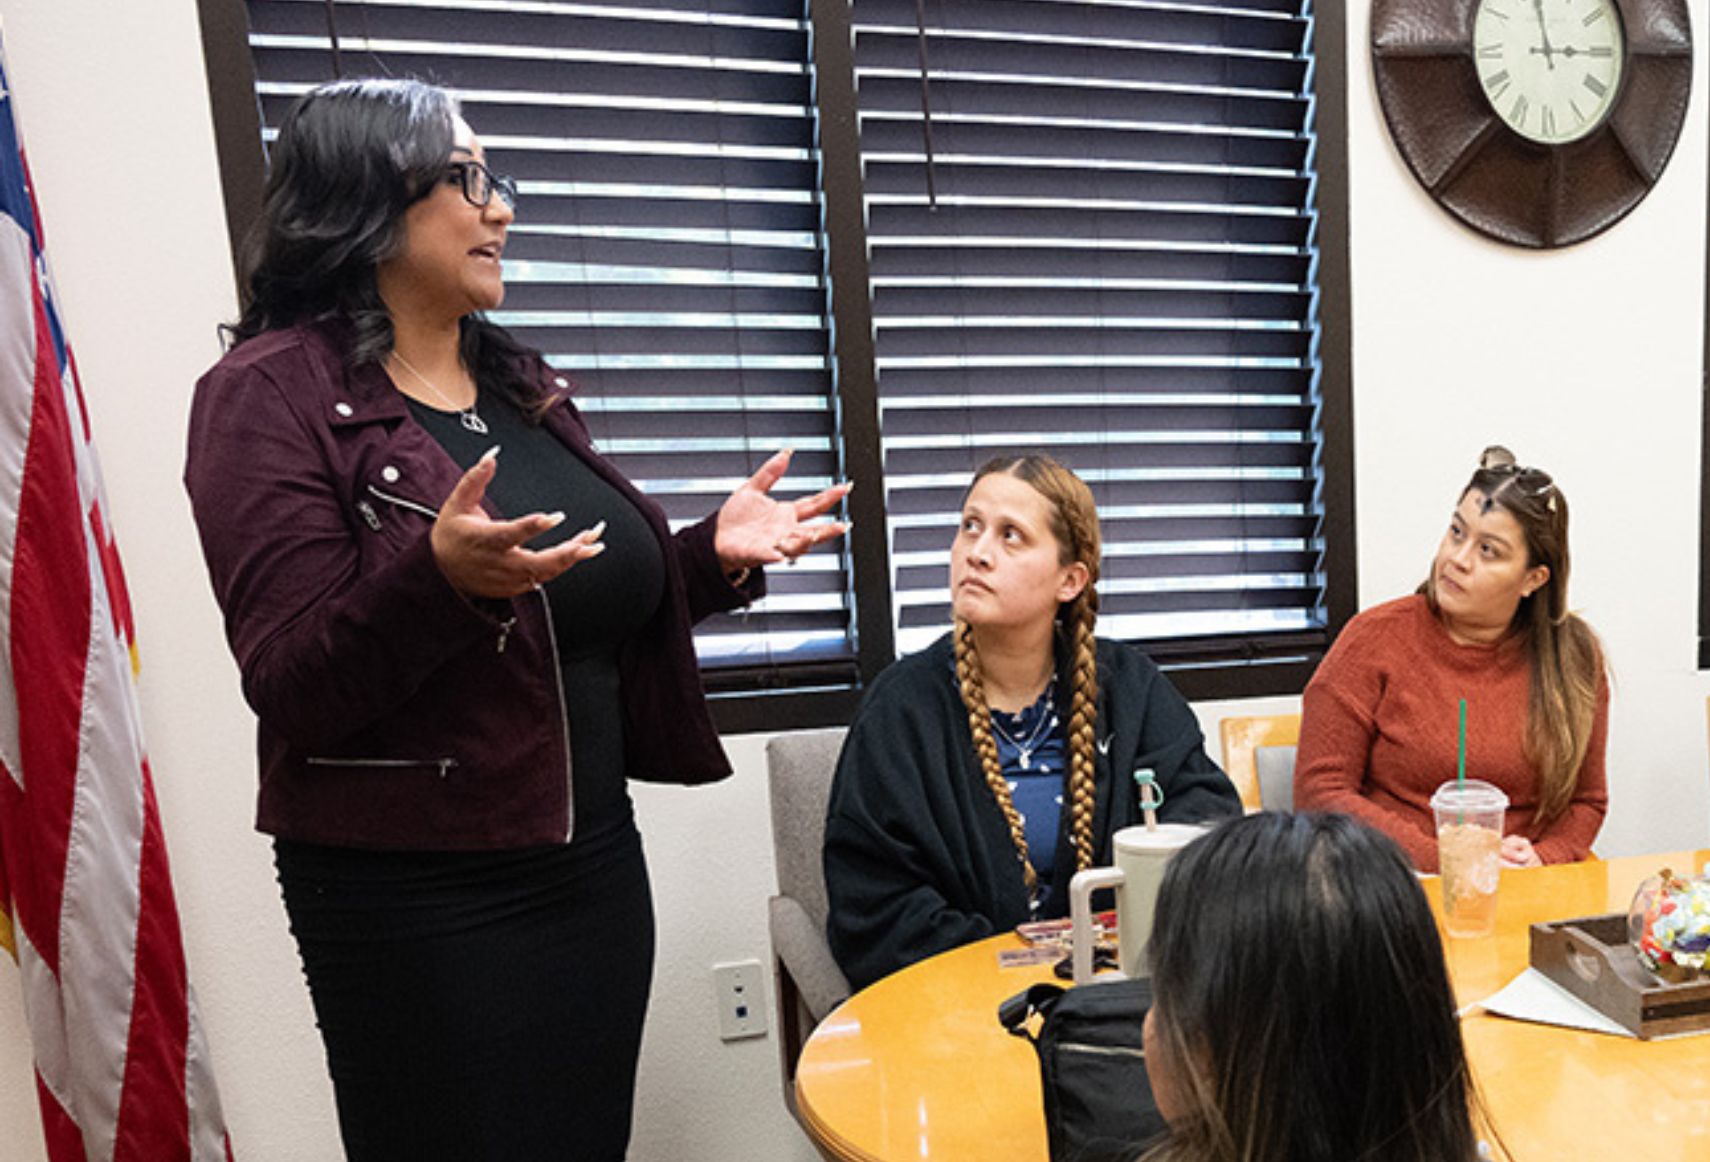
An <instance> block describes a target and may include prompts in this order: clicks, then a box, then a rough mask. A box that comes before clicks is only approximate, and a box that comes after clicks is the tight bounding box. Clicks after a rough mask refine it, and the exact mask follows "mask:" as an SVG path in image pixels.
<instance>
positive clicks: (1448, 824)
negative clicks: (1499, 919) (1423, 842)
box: [1431, 779, 1508, 936]
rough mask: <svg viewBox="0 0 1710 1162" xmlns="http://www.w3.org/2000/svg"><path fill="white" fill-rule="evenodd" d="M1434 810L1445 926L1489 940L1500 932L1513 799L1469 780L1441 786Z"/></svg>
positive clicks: (1454, 933) (1452, 933)
mask: <svg viewBox="0 0 1710 1162" xmlns="http://www.w3.org/2000/svg"><path fill="white" fill-rule="evenodd" d="M1431 807H1432V809H1433V810H1434V811H1435V813H1436V817H1437V866H1438V870H1439V872H1440V873H1441V876H1442V881H1443V927H1444V929H1445V930H1446V931H1447V932H1448V933H1449V935H1450V936H1488V935H1490V933H1491V932H1492V931H1494V930H1495V928H1496V887H1497V884H1498V883H1499V882H1500V880H1501V878H1502V821H1503V816H1504V815H1505V814H1506V812H1507V810H1508V796H1507V795H1505V794H1503V793H1502V791H1501V790H1500V789H1498V788H1496V787H1493V786H1491V785H1490V784H1489V783H1486V782H1483V781H1481V780H1479V779H1468V780H1466V781H1465V782H1464V783H1460V782H1454V783H1444V784H1443V785H1442V786H1441V787H1438V788H1437V793H1436V794H1435V795H1433V796H1431Z"/></svg>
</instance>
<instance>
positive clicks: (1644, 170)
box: [1372, 0, 1692, 247]
mask: <svg viewBox="0 0 1710 1162" xmlns="http://www.w3.org/2000/svg"><path fill="white" fill-rule="evenodd" d="M1372 67H1373V70H1374V72H1375V74H1376V78H1377V89H1378V99H1379V101H1380V103H1381V104H1382V107H1383V115H1384V120H1385V121H1386V122H1388V124H1389V131H1390V133H1391V135H1392V136H1393V137H1394V138H1395V144H1396V147H1397V148H1398V149H1399V150H1400V151H1401V156H1402V158H1403V159H1404V160H1405V161H1406V162H1407V165H1408V168H1409V169H1411V170H1412V171H1413V176H1414V177H1416V178H1418V179H1419V183H1420V184H1421V185H1423V186H1424V187H1425V189H1426V190H1427V191H1428V192H1429V193H1430V194H1431V196H1432V197H1433V198H1435V199H1436V200H1437V201H1438V202H1439V203H1440V204H1441V205H1442V206H1443V208H1444V209H1446V210H1448V211H1449V212H1450V213H1451V214H1453V215H1455V217H1457V218H1459V219H1460V220H1461V221H1463V222H1465V223H1466V224H1467V225H1468V226H1471V227H1472V228H1473V229H1475V230H1478V231H1480V232H1481V233H1484V234H1488V235H1490V236H1491V237H1493V238H1499V239H1501V240H1502V241H1504V242H1512V243H1514V244H1516V245H1518V246H1535V247H1547V246H1566V245H1568V244H1570V243H1573V242H1579V241H1581V240H1582V239H1585V238H1589V237H1591V236H1592V235H1593V234H1597V233H1599V232H1600V231H1603V230H1606V229H1608V228H1609V227H1610V226H1612V225H1614V224H1615V223H1616V222H1618V221H1620V220H1621V218H1622V217H1624V216H1625V215H1626V214H1627V212H1628V211H1630V210H1631V209H1632V208H1633V207H1634V206H1636V205H1638V204H1639V202H1640V201H1641V200H1642V199H1643V198H1644V196H1645V195H1646V194H1647V193H1649V192H1650V190H1651V187H1652V186H1654V185H1655V184H1656V182H1657V179H1658V178H1660V177H1661V176H1662V172H1663V167H1664V166H1666V165H1667V164H1668V159H1669V156H1670V155H1671V154H1672V153H1673V152H1674V146H1675V142H1676V141H1677V140H1678V139H1679V137H1680V127H1681V124H1682V122H1683V121H1684V120H1685V118H1686V99H1687V96H1688V94H1689V93H1690V92H1691V89H1692V29H1691V24H1690V22H1689V19H1688V17H1687V9H1686V0H1375V3H1374V4H1373V5H1372Z"/></svg>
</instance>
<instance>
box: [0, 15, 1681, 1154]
mask: <svg viewBox="0 0 1710 1162" xmlns="http://www.w3.org/2000/svg"><path fill="white" fill-rule="evenodd" d="M1350 8H1351V9H1354V10H1355V11H1353V12H1351V13H1350V16H1351V19H1350V21H1349V24H1350V28H1349V35H1350V43H1349V59H1350V61H1351V62H1352V64H1351V74H1352V75H1351V77H1350V85H1349V88H1350V102H1349V103H1350V122H1351V124H1350V137H1351V154H1352V159H1351V160H1352V166H1351V169H1352V197H1351V200H1352V206H1351V210H1352V222H1353V232H1354V233H1353V281H1354V290H1355V312H1354V324H1355V334H1356V347H1355V353H1354V354H1355V361H1354V375H1355V393H1356V398H1355V408H1356V425H1357V428H1356V436H1357V447H1356V471H1357V489H1358V500H1359V514H1360V515H1359V538H1360V544H1359V551H1360V570H1361V579H1362V583H1361V590H1362V594H1361V596H1362V601H1363V602H1365V603H1369V602H1372V601H1376V600H1379V599H1382V598H1385V597H1388V596H1391V595H1394V594H1398V593H1401V592H1404V591H1406V590H1408V589H1410V588H1411V587H1412V586H1413V585H1414V583H1416V582H1417V580H1418V579H1419V576H1420V575H1421V572H1422V570H1423V568H1424V565H1425V562H1426V560H1427V559H1428V556H1429V554H1430V551H1431V548H1432V546H1433V545H1434V544H1435V543H1436V539H1437V537H1438V534H1439V532H1440V528H1441V525H1442V524H1443V521H1444V519H1445V518H1446V515H1447V512H1448V509H1449V507H1450V504H1451V503H1452V501H1453V499H1454V495H1455V490H1456V489H1457V488H1458V487H1459V486H1460V484H1461V483H1462V482H1463V481H1464V478H1465V477H1466V475H1467V474H1468V472H1470V470H1471V467H1472V461H1473V458H1474V457H1475V456H1476V455H1477V453H1478V450H1479V449H1480V448H1482V447H1483V446H1484V445H1485V444H1486V443H1489V442H1491V441H1493V440H1502V441H1505V442H1508V443H1509V444H1511V445H1512V446H1513V447H1514V448H1515V449H1516V450H1517V451H1518V452H1519V453H1520V454H1521V455H1522V457H1523V458H1525V459H1526V460H1527V461H1529V462H1536V463H1539V464H1542V465H1544V466H1546V467H1548V468H1549V469H1550V470H1551V471H1552V472H1554V473H1555V474H1556V476H1557V478H1558V479H1559V480H1560V481H1561V483H1562V485H1563V487H1564V489H1565V490H1566V491H1567V493H1568V495H1569V496H1570V497H1571V498H1572V499H1573V502H1574V513H1575V523H1576V534H1577V535H1576V537H1575V542H1576V545H1577V547H1578V550H1579V552H1578V569H1577V572H1576V577H1575V584H1574V593H1575V597H1576V602H1577V604H1579V605H1580V606H1581V607H1582V608H1583V609H1584V610H1585V612H1586V613H1587V614H1588V615H1589V616H1590V617H1591V619H1592V620H1593V621H1594V622H1595V624H1596V625H1597V626H1598V628H1599V629H1600V630H1601V631H1602V632H1603V634H1604V636H1605V638H1606V640H1607V642H1608V645H1609V648H1610V652H1611V654H1612V656H1613V658H1614V661H1615V665H1616V667H1617V673H1618V693H1617V703H1616V710H1615V718H1614V725H1613V732H1612V743H1611V754H1610V768H1611V772H1612V783H1613V798H1614V800H1615V808H1614V810H1613V812H1612V813H1611V818H1610V822H1609V825H1608V827H1607V828H1606V829H1605V832H1604V840H1603V842H1602V844H1601V845H1600V846H1601V847H1602V849H1603V850H1604V851H1605V852H1606V853H1608V854H1622V853H1629V852H1636V851H1641V850H1644V849H1647V848H1653V849H1654V848H1659V847H1682V846H1701V845H1706V844H1710V774H1707V772H1710V758H1707V755H1706V743H1705V737H1706V733H1705V709H1704V696H1705V695H1706V694H1707V693H1710V680H1707V679H1706V678H1704V677H1702V676H1700V675H1699V674H1698V673H1697V672H1696V671H1695V669H1694V667H1693V660H1694V658H1693V655H1694V640H1695V634H1696V624H1695V618H1696V613H1695V611H1696V600H1697V598H1696V594H1697V552H1698V550H1697V528H1698V504H1697V500H1698V478H1699V471H1700V463H1701V457H1700V449H1699V446H1698V445H1699V436H1698V433H1699V422H1700V419H1699V416H1700V413H1699V406H1700V404H1699V383H1700V374H1701V363H1702V327H1703V313H1704V303H1703V294H1704V217H1705V209H1706V207H1705V181H1706V173H1705V166H1706V122H1705V116H1704V101H1703V98H1702V93H1703V91H1704V85H1705V76H1704V72H1705V70H1704V68H1703V66H1702V64H1701V65H1700V67H1699V70H1698V76H1697V79H1696V81H1695V87H1696V91H1695V95H1694V102H1693V107H1692V110H1691V113H1690V116H1689V118H1688V124H1687V129H1686V134H1685V137H1684V139H1683V141H1682V144H1681V146H1680V149H1679V151H1678V152H1677V155H1676V157H1675V159H1674V161H1673V163H1672V164H1671V166H1670V168H1669V170H1668V172H1667V174H1666V175H1665V176H1664V178H1663V181H1662V183H1661V184H1660V185H1659V187H1658V188H1657V190H1656V192H1655V193H1653V194H1652V195H1651V197H1650V198H1649V199H1648V200H1647V201H1646V203H1645V204H1644V205H1642V206H1641V207H1640V208H1639V209H1638V210H1637V211H1636V212H1635V213H1634V215H1633V216H1632V217H1631V218H1630V219H1629V220H1628V221H1626V222H1624V223H1622V224H1621V225H1620V226H1618V227H1616V229H1615V230H1614V231H1613V232H1612V233H1610V234H1609V235H1607V236H1605V237H1604V238H1601V239H1598V240H1595V241H1592V242H1590V243H1586V244H1584V245H1582V246H1579V247H1575V248H1573V249H1571V250H1569V251H1566V252H1563V253H1559V254H1552V255H1531V254H1524V253H1521V252H1519V251H1515V250H1511V249H1508V248H1504V247H1499V246H1496V245H1495V244H1490V243H1485V242H1483V241H1481V240H1479V239H1478V238H1476V237H1475V236H1473V235H1471V234H1469V233H1468V232H1466V231H1465V230H1463V229H1462V228H1461V227H1460V226H1458V225H1457V224H1455V223H1454V222H1452V221H1450V220H1449V219H1448V218H1447V217H1446V216H1444V215H1443V214H1442V213H1441V212H1440V211H1439V210H1437V209H1436V208H1435V207H1434V206H1433V205H1432V204H1431V203H1430V202H1429V200H1428V199H1427V198H1426V197H1425V196H1424V195H1423V194H1422V193H1421V192H1420V191H1419V189H1418V188H1417V187H1416V186H1415V185H1414V184H1413V182H1412V180H1411V179H1410V178H1409V177H1408V175H1407V173H1406V170H1405V169H1404V167H1403V166H1402V165H1401V163H1400V160H1399V159H1398V157H1397V156H1396V154H1395V152H1394V150H1393V148H1392V147H1391V146H1390V145H1389V142H1388V139H1387V136H1386V135H1385V133H1384V131H1383V129H1382V126H1381V123H1380V120H1379V118H1378V114H1377V109H1376V101H1375V97H1374V95H1373V93H1372V90H1371V84H1370V80H1369V75H1368V69H1367V56H1366V51H1365V41H1366V35H1367V28H1366V24H1365V20H1366V13H1365V8H1366V5H1363V4H1351V5H1350ZM0 27H3V29H4V35H5V42H6V50H7V65H8V69H9V76H10V81H11V85H12V89H13V92H14V94H15V97H16V100H17V104H18V106H19V111H20V114H21V117H22V119H23V131H24V136H25V141H26V145H27V147H28V149H29V150H30V155H31V160H32V164H33V166H34V169H35V176H36V179H37V183H38V191H39V194H40V202H41V206H42V212H43V214H44V216H45V218H46V225H47V229H48V237H49V245H50V252H51V258H52V262H53V267H54V273H55V276H56V279H57V282H58V288H59V292H60V301H61V306H62V309H63V312H64V315H65V321H66V324H67V327H68V329H69V332H70V335H71V339H72V342H73V344H74V346H75V348H76V351H77V353H78V357H79V362H80V366H81V369H82V372H83V378H84V387H85V390H86V392H87V394H88V397H89V401H90V406H91V409H92V410H93V412H94V423H95V432H96V439H97V442H98V445H99V447H100V449H101V453H102V458H103V464H104V468H105V472H106V478H107V484H108V489H109V491H110V493H111V498H112V502H113V509H114V520H115V525H116V527H117V530H118V535H119V543H120V548H121V551H122V552H123V554H124V558H125V563H126V567H127V570H128V573H129V577H130V581H131V586H132V591H133V596H134V598H135V604H136V607H137V618H138V622H139V632H140V635H141V642H142V653H143V675H142V703H143V714H144V719H145V724H144V725H145V730H146V733H147V738H148V743H149V749H150V752H151V755H152V758H153V764H154V769H155V772H156V778H157V781H158V785H159V793H160V799H161V810H162V814H163V816H164V821H165V825H166V831H167V838H168V843H169V845H170V848H171V851H172V854H173V860H174V872H175V876H176V880H177V886H178V899H179V904H180V907H181V909H182V912H183V916H184V926H185V931H186V939H187V945H188V953H189V961H190V971H191V979H192V983H193V985H194V987H195V989H196V992H197V999H198V1001H199V1002H200V1005H201V1011H202V1016H203V1019H204V1021H205V1022H206V1026H207V1030H208V1035H209V1040H210V1042H211V1046H212V1050H213V1053H214V1055H215V1064H216V1068H217V1070H218V1073H219V1077H220V1081H221V1085H222V1090H223V1095H224V1100H225V1103H226V1109H227V1114H228V1120H229V1122H230V1125H231V1128H232V1132H233V1136H234V1140H235V1143H236V1146H237V1150H238V1154H239V1157H240V1158H242V1159H246V1160H247V1162H325V1160H326V1159H328V1158H333V1157H337V1155H338V1150H337V1134H336V1129H335V1126H334V1123H333V1118H332V1105H331V1093H330V1089H329V1087H328V1085H327V1083H326V1080H325V1077H324V1068H323V1063H322V1060H321V1057H320V1048H319V1041H318V1038H317V1035H316V1033H315V1029H314V1026H313V1020H312V1017H311V1014H310V1011H309V1006H308V1001H307V997H306V994H305V993H304V990H303V986H302V983H301V979H302V978H301V975H300V973H299V971H298V968H297V961H296V954H295V950H294V948H293V947H292V944H291V941H290V937H289V935H288V933H287V932H286V930H285V923H284V916H283V912H282V909H281V907H280V905H279V902H278V896H277V892H276V889H275V886H274V884H273V880H272V871H271V866H270V861H269V858H268V849H267V844H266V842H265V841H264V840H263V839H262V838H261V837H259V836H258V835H256V834H255V833H254V832H253V831H252V830H251V827H250V820H251V812H252V795H253V782H254V775H253V755H252V741H251V726H250V720H249V716H248V713H247V711H246V710H245V708H244V707H243V705H242V703H241V701H240V699H239V697H238V693H237V686H236V679H235V674H234V671H233V668H232V665H231V662H230V660H229V658H228V656H227V653H226V650H225V646H224V643H223V639H222V637H221V634H220V628H219V624H218V618H217V615H216V612H215V609H214V606H213V602H212V600H211V598H210V597H209V595H208V590H207V584H206V581H205V580H204V577H203V572H202V565H201V561H200V555H199V552H198V550H197V547H196V544H195V539H194V535H193V532H192V529H191V527H190V522H189V514H188V509H187V505H186V504H185V502H184V498H183V493H182V489H181V487H180V485H179V481H178V476H179V471H180V466H181V463H182V447H183V438H184V426H185V413H186V410H187V406H188V401H189V394H190V388H191V384H192V383H193V381H194V380H195V378H196V376H197V375H198V374H199V373H200V372H201V371H202V370H203V368H204V367H206V366H207V365H208V364H209V363H211V362H212V361H213V360H214V359H215V358H216V356H217V354H218V346H217V343H216V340H215V336H214V331H213V326H214V323H215V322H217V321H219V320H222V319H227V318H230V317H231V315H232V313H233V310H234V292H233V288H232V282H231V276H230V267H229V261H228V257H227V254H226V243H225V227H224V220H223V214H222V209H221V206H220V202H219V180H218V174H217V172H216V168H215V161H214V153H213V141H212V132H211V129H210V126H209V115H208V109H207V98H206V94H205V91H204V84H203V79H202V78H203V73H202V65H201V59H200V42H199V38H198V34H197V28H196V13H195V5H194V0H128V2H127V3H124V4H114V3H111V2H110V0H0ZM1699 33H1700V36H1701V37H1703V36H1704V35H1705V34H1706V30H1705V29H1704V28H1702V27H1701V28H1700V29H1699ZM1704 55H1705V53H1704V52H1702V51H1701V52H1700V57H1701V58H1702V57H1703V56H1704ZM1292 705H1294V700H1291V699H1281V700H1267V701H1266V702H1264V703H1261V704H1257V705H1256V707H1255V708H1256V709H1260V710H1270V709H1273V708H1277V707H1283V708H1289V707H1292ZM1198 709H1199V710H1200V711H1201V717H1202V719H1203V720H1204V721H1205V723H1206V726H1207V730H1208V733H1213V734H1214V733H1215V721H1216V718H1217V717H1219V716H1220V715H1221V714H1222V713H1225V712H1228V711H1231V710H1238V709H1243V707H1241V706H1237V705H1228V704H1223V705H1207V706H1202V707H1199V708H1198ZM761 742H762V740H761V739H758V738H743V739H736V740H732V742H731V752H732V757H733V758H734V759H735V761H736V764H737V767H738V774H737V777H736V778H735V779H733V780H731V781H728V782H726V783H723V784H720V785H718V786H715V787H710V788H701V789H695V790H681V789H674V788H651V787H644V788H639V789H638V790H637V792H636V799H637V803H638V808H639V812H640V815H641V821H642V828H643V832H644V834H645V836H646V841H647V848H648V853H649V857H650V859H651V861H652V866H653V874H654V887H655V892H656V895H657V898H658V910H659V930H660V945H659V967H658V971H657V973H656V979H655V987H654V999H653V1007H652V1010H651V1016H650V1021H649V1027H648V1035H647V1041H646V1044H645V1046H644V1051H643V1060H642V1077H641V1093H640V1100H639V1114H638V1118H637V1127H636V1138H635V1149H634V1151H633V1153H634V1155H635V1157H636V1158H637V1159H638V1160H641V1162H664V1160H666V1159H678V1158H695V1159H697V1160H699V1162H750V1160H752V1159H767V1160H774V1159H775V1160H780V1162H807V1160H808V1159H811V1158H812V1157H813V1154H812V1152H811V1151H810V1150H809V1149H808V1148H807V1146H806V1144H805V1142H804V1141H803V1140H802V1139H801V1137H800V1135H799V1133H798V1131H797V1130H796V1129H795V1127H794V1126H793V1124H791V1123H790V1122H789V1121H788V1119H787V1117H786V1116H785V1115H784V1113H783V1107H782V1102H781V1099H780V1098H779V1094H778V1072H777V1049H776V1043H775V1041H774V1040H773V1039H772V1038H767V1039H765V1040H759V1041H749V1042H739V1043H735V1044H732V1045H725V1044H723V1043H722V1042H720V1041H719V1040H718V1039H717V1032H716V1023H715V1019H714V1012H713V1006H712V986H711V979H710V974H709V972H708V969H709V967H710V966H711V965H712V964H713V963H715V962H719V961H724V960H743V959H750V958H753V959H759V960H762V961H765V960H766V959H767V956H768V953H767V944H766V935H765V897H766V895H767V894H768V892H769V891H770V890H771V886H772V882H773V880H772V860H771V837H770V829H769V826H768V822H767V806H766V792H765V777H764V764H763V756H762V751H761ZM21 1029H22V1015H21V1012H20V1009H19V1005H18V998H17V988H16V985H15V973H14V972H13V970H11V969H9V968H5V967H0V1127H3V1128H0V1141H3V1142H4V1146H3V1148H0V1153H3V1154H4V1156H5V1157H6V1158H7V1159H9V1160H10V1159H17V1160H18V1162H32V1160H34V1162H39V1160H40V1159H42V1158H43V1157H44V1155H43V1152H42V1148H41V1145H40V1136H39V1131H38V1130H37V1129H36V1124H37V1122H36V1111H35V1098H34V1091H33V1087H32V1083H31V1080H30V1063H29V1059H28V1054H27V1050H26V1048H25V1044H24V1041H23V1039H22V1036H21V1033H20V1030H21Z"/></svg>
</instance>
